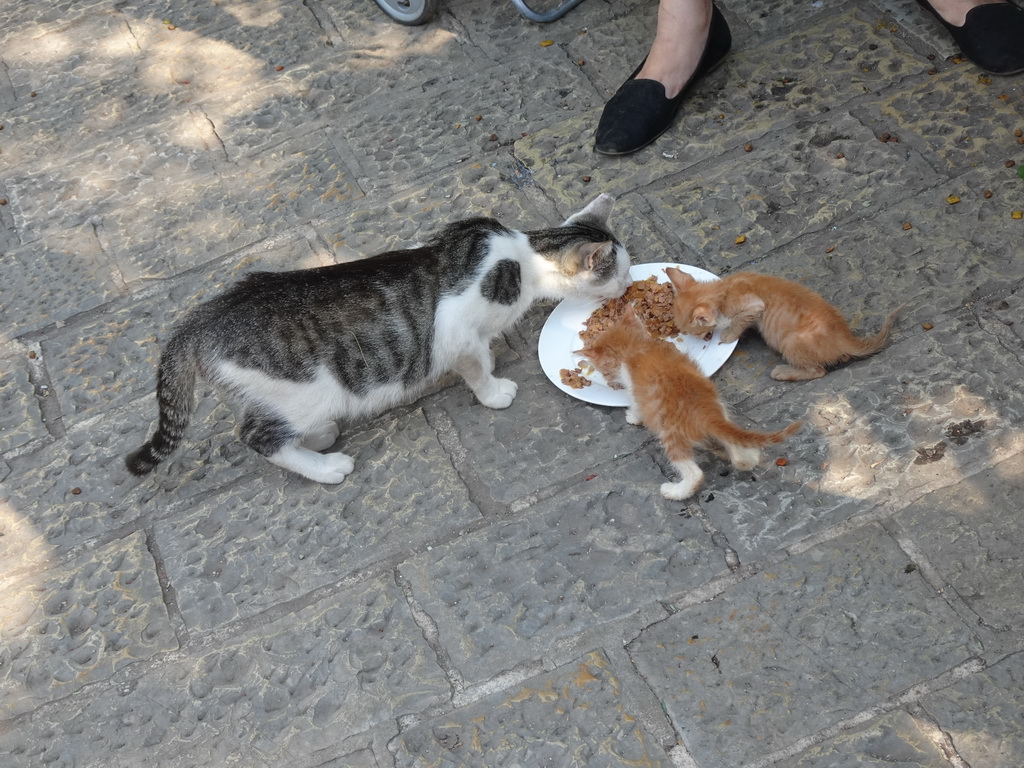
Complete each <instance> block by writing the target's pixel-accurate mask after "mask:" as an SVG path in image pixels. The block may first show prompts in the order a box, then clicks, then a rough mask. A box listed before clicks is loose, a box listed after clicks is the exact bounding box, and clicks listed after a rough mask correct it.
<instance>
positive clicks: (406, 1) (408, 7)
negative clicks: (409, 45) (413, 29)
mask: <svg viewBox="0 0 1024 768" xmlns="http://www.w3.org/2000/svg"><path fill="white" fill-rule="evenodd" d="M375 1H376V3H377V5H379V6H380V9H381V10H382V11H384V13H386V14H387V15H388V16H390V17H391V18H392V19H394V20H395V21H397V22H398V23H399V24H407V25H409V26H416V25H417V24H426V23H427V22H428V21H430V20H431V19H432V18H434V14H436V13H437V6H438V5H439V4H440V2H441V0H375Z"/></svg>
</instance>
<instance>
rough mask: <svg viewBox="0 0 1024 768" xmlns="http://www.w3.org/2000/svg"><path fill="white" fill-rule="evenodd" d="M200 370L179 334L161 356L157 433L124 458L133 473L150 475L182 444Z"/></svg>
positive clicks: (186, 343)
mask: <svg viewBox="0 0 1024 768" xmlns="http://www.w3.org/2000/svg"><path fill="white" fill-rule="evenodd" d="M197 373H198V366H197V363H196V356H195V351H194V350H193V348H192V345H191V344H190V343H189V340H188V339H187V338H186V336H185V334H183V333H176V334H175V335H173V336H172V337H171V339H170V341H168V342H167V345H166V346H165V348H164V351H163V355H161V357H160V369H159V373H158V374H157V387H156V398H157V402H158V404H159V406H160V422H159V425H158V426H157V430H156V434H154V435H153V437H151V438H150V439H149V440H148V441H147V442H146V443H145V445H143V446H142V447H141V448H139V449H138V450H137V451H134V452H133V453H130V454H129V455H128V456H127V458H125V461H124V463H125V466H127V467H128V471H129V472H131V473H132V474H133V475H148V474H149V473H150V472H152V471H153V470H154V469H156V465H157V464H159V463H160V462H161V461H163V460H164V459H166V458H167V457H168V456H170V455H171V454H172V453H173V452H174V450H175V449H176V448H177V447H178V445H179V444H180V443H181V441H182V439H183V438H184V436H185V429H186V428H187V427H188V424H189V422H190V421H191V420H192V411H193V410H194V409H195V389H196V376H197Z"/></svg>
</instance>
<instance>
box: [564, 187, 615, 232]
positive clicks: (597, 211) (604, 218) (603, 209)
mask: <svg viewBox="0 0 1024 768" xmlns="http://www.w3.org/2000/svg"><path fill="white" fill-rule="evenodd" d="M614 204H615V198H614V197H612V196H611V195H608V194H604V195H598V196H597V197H595V198H594V199H593V200H591V201H590V203H589V204H588V205H587V207H586V208H584V209H583V210H582V211H577V212H576V213H574V214H573V215H572V216H570V217H569V218H568V219H566V220H565V224H572V223H573V222H576V221H583V220H588V221H593V222H595V223H597V224H599V225H600V226H602V227H604V226H607V224H608V217H609V216H611V213H612V206H613V205H614ZM565 224H563V225H562V226H565Z"/></svg>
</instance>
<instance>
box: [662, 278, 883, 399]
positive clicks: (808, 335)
mask: <svg viewBox="0 0 1024 768" xmlns="http://www.w3.org/2000/svg"><path fill="white" fill-rule="evenodd" d="M665 272H666V273H667V274H668V278H669V280H670V281H671V282H672V286H673V287H674V288H675V292H676V300H675V306H674V311H675V320H676V325H677V326H678V327H679V328H680V329H681V330H682V332H683V333H688V334H692V335H694V336H703V337H705V338H710V334H711V333H712V332H713V331H714V330H715V328H716V327H721V328H722V333H721V342H720V343H721V344H729V343H731V342H733V341H736V339H738V338H739V337H740V334H741V333H743V331H745V330H746V329H747V328H749V327H750V326H756V327H757V330H758V331H759V332H760V333H761V337H762V338H763V339H764V341H765V343H766V344H767V345H768V346H769V347H771V348H772V349H774V350H775V351H776V352H779V353H780V354H781V355H782V356H783V357H784V358H785V359H786V362H788V363H789V365H778V366H776V367H775V369H774V370H772V373H771V376H772V378H773V379H777V380H779V381H804V380H807V379H818V378H821V377H822V376H824V375H825V373H826V372H827V371H826V369H827V368H828V367H829V366H832V365H835V364H836V363H845V362H846V361H848V360H852V359H854V358H858V357H867V356H868V355H873V354H874V353H875V352H878V351H879V350H880V349H882V348H883V347H884V346H885V343H886V340H887V339H888V338H889V331H890V330H892V324H893V321H894V320H895V319H896V313H897V312H899V311H900V309H902V307H899V308H897V309H894V310H893V311H892V312H890V313H889V316H888V317H887V318H886V319H885V322H884V323H883V324H882V330H881V331H879V332H878V334H877V335H875V336H874V337H872V338H858V337H856V336H854V335H853V333H852V332H851V331H850V326H849V325H847V323H846V320H845V319H843V316H842V314H841V313H840V312H839V310H838V309H836V308H835V307H833V306H832V305H831V304H829V303H828V302H827V301H826V300H825V299H824V298H823V297H822V296H820V295H819V294H817V293H815V292H814V291H812V290H811V289H810V288H806V287H805V286H803V285H800V284H799V283H794V282H793V281H792V280H784V279H782V278H781V277H773V276H771V275H759V274H756V273H754V272H737V273H735V274H733V275H729V276H727V277H724V278H722V279H721V280H714V281H711V282H707V283H702V282H698V281H697V280H694V279H693V278H692V277H691V276H690V275H688V274H686V273H685V272H682V271H681V270H678V269H676V268H675V267H668V268H667V269H666V270H665Z"/></svg>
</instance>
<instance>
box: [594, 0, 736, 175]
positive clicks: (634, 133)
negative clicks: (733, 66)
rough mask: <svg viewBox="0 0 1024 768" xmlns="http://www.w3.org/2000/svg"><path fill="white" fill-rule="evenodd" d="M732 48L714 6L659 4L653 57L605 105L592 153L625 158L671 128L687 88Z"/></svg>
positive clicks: (688, 1)
mask: <svg viewBox="0 0 1024 768" xmlns="http://www.w3.org/2000/svg"><path fill="white" fill-rule="evenodd" d="M731 45H732V35H731V34H730V33H729V25H728V24H726V22H725V17H724V16H722V14H721V12H720V11H719V10H718V9H717V8H715V7H714V5H713V4H712V0H661V2H660V3H659V5H658V28H657V31H656V32H655V37H654V43H653V44H652V45H651V52H650V54H649V55H648V57H647V58H646V59H645V61H644V63H643V65H642V66H641V68H640V69H639V70H638V71H637V72H636V73H635V74H634V75H633V76H632V77H630V78H629V79H628V80H627V81H626V82H625V83H623V84H622V85H621V86H620V87H619V90H618V91H616V92H615V95H614V96H612V98H611V99H609V100H608V103H607V104H606V105H605V108H604V112H603V113H602V114H601V120H600V122H599V123H598V126H597V132H596V134H595V136H594V148H595V149H596V150H597V151H598V152H600V153H602V154H606V155H625V154H629V153H630V152H635V151H636V150H638V149H641V148H642V147H645V146H647V145H648V144H650V143H651V142H652V141H654V140H655V139H656V138H658V136H660V135H661V134H662V133H664V132H665V131H666V130H668V128H669V127H670V126H671V125H672V121H673V120H674V119H675V116H676V113H677V112H678V111H679V107H680V104H681V103H682V101H683V99H684V98H685V96H686V95H687V92H688V91H689V89H690V86H691V85H692V84H693V83H695V82H696V81H698V80H699V79H700V77H701V76H702V75H705V74H707V73H708V72H710V71H711V70H712V69H714V68H715V67H716V66H717V65H718V63H719V62H721V61H722V59H724V58H725V55H726V54H727V53H728V52H729V48H730V46H731Z"/></svg>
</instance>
